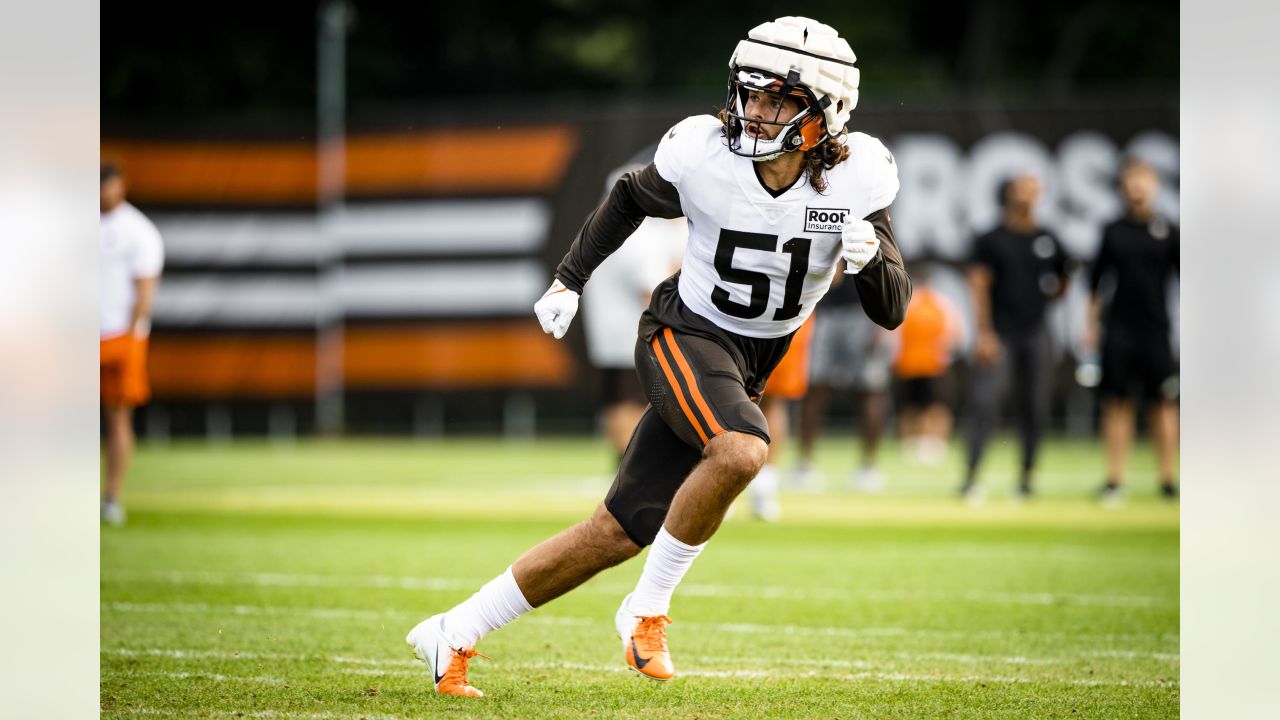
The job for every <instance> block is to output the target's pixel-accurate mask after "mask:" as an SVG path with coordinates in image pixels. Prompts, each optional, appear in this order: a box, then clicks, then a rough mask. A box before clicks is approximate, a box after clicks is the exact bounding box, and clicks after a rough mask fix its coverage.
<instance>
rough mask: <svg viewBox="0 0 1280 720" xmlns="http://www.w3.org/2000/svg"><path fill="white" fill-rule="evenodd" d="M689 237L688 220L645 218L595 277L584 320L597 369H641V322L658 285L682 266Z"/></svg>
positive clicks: (587, 294) (589, 288)
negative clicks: (637, 356) (638, 357)
mask: <svg viewBox="0 0 1280 720" xmlns="http://www.w3.org/2000/svg"><path fill="white" fill-rule="evenodd" d="M687 239H688V230H687V229H686V225H685V221H684V219H683V218H680V219H676V220H667V219H665V218H654V217H651V218H645V220H644V222H642V223H640V227H638V228H636V231H635V232H634V233H633V234H632V235H631V237H629V238H627V241H626V242H625V243H623V244H622V247H620V248H618V249H617V250H616V251H614V253H613V254H612V255H610V256H609V257H607V258H605V261H604V262H603V263H601V264H600V267H598V268H596V269H595V271H594V272H593V273H592V274H591V282H589V283H587V286H586V287H585V288H584V289H583V291H582V315H583V318H582V319H583V321H584V323H585V325H584V326H583V327H584V329H585V330H586V331H587V356H588V357H590V359H591V364H592V365H593V366H595V367H599V368H633V367H635V351H636V322H637V321H639V319H640V314H641V313H643V312H644V309H645V308H646V307H648V305H649V294H650V293H651V292H653V289H654V287H656V286H657V285H658V283H660V282H662V281H663V280H665V279H667V278H668V277H670V276H671V274H672V273H673V272H675V270H676V268H677V267H678V266H679V265H680V258H681V257H682V256H683V255H684V245H685V241H686V240H687Z"/></svg>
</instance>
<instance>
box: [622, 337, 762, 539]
mask: <svg viewBox="0 0 1280 720" xmlns="http://www.w3.org/2000/svg"><path fill="white" fill-rule="evenodd" d="M636 372H637V373H638V374H639V376H640V382H641V385H642V386H643V387H644V389H645V392H646V394H647V395H648V397H649V403H650V405H649V408H648V409H647V410H646V411H645V414H644V416H643V417H642V418H641V419H640V423H639V424H638V425H637V426H636V429H635V432H634V433H633V434H632V436H631V442H630V443H629V444H628V445H627V449H626V452H624V453H623V455H622V462H621V464H620V465H619V467H618V474H617V476H616V477H615V478H614V482H613V487H611V488H610V489H609V494H608V496H606V497H605V507H606V508H608V510H609V512H610V513H611V514H612V515H613V516H614V518H616V519H617V520H618V524H620V525H621V526H622V529H623V530H625V531H626V533H627V535H628V536H630V537H631V539H632V540H634V541H635V542H636V543H637V544H639V545H641V546H644V545H648V544H650V543H652V542H653V538H654V537H655V536H656V535H657V534H658V529H659V528H661V527H662V522H663V520H664V519H666V516H667V509H668V508H670V507H671V500H672V498H674V497H675V494H676V491H677V490H679V489H680V486H681V485H682V484H683V483H684V480H685V478H686V477H688V475H689V472H690V471H692V470H693V467H694V466H695V465H697V464H698V461H699V460H701V459H702V448H703V447H704V446H705V445H706V444H707V442H708V441H709V440H710V439H711V438H713V437H715V436H716V435H720V434H722V433H725V432H742V433H747V434H750V435H755V436H757V437H759V438H761V439H763V440H764V441H765V442H769V426H768V423H766V422H765V419H764V413H762V412H761V411H760V406H759V404H758V403H759V400H760V398H759V396H752V395H751V394H750V393H749V392H748V390H747V382H746V379H745V378H744V377H743V373H742V368H740V367H739V365H738V363H737V361H736V360H735V358H734V356H733V355H732V354H730V353H729V352H728V351H727V350H726V349H725V348H724V347H723V346H722V345H720V344H719V343H716V342H714V341H712V340H710V339H707V338H704V337H698V336H695V335H685V334H681V333H676V332H674V331H673V330H672V329H671V328H661V329H660V330H658V331H657V332H656V333H655V334H654V335H653V337H652V339H650V340H647V341H646V340H645V339H643V338H641V340H640V341H639V342H638V343H636ZM753 381H754V379H753ZM753 384H754V382H753ZM761 384H763V381H761Z"/></svg>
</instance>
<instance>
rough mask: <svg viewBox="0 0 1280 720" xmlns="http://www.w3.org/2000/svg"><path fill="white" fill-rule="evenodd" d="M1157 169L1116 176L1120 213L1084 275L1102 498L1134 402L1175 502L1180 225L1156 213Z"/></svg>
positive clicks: (1119, 458) (1122, 452) (1138, 167)
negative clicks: (1173, 297)
mask: <svg viewBox="0 0 1280 720" xmlns="http://www.w3.org/2000/svg"><path fill="white" fill-rule="evenodd" d="M1159 183H1160V181H1159V177H1158V176H1157V175H1156V172H1155V170H1154V169H1153V168H1152V167H1151V166H1150V165H1147V164H1145V163H1143V162H1141V161H1139V160H1134V159H1130V160H1128V161H1127V162H1126V163H1125V164H1124V165H1123V167H1122V169H1121V172H1120V183H1119V184H1120V195H1121V197H1122V199H1123V200H1124V206H1125V216H1124V217H1122V218H1120V219H1119V220H1116V221H1115V222H1113V223H1111V224H1109V225H1107V226H1106V227H1105V228H1104V229H1103V231H1102V244H1101V246H1100V247H1099V250H1098V257H1097V258H1096V259H1095V260H1094V263H1093V269H1092V272H1091V274H1090V277H1089V287H1090V289H1091V290H1092V296H1091V298H1090V302H1089V317H1088V324H1087V326H1086V333H1085V344H1086V347H1087V348H1089V349H1095V348H1097V347H1098V346H1099V338H1101V348H1102V356H1101V365H1102V378H1101V382H1100V383H1099V386H1098V394H1099V396H1100V399H1101V410H1102V435H1103V438H1104V440H1105V442H1106V448H1107V479H1106V484H1105V485H1103V487H1102V491H1101V496H1102V500H1103V501H1104V502H1107V503H1114V502H1118V501H1119V500H1120V499H1121V498H1122V493H1123V487H1124V473H1125V464H1126V461H1127V459H1128V454H1129V445H1130V443H1131V442H1132V440H1133V433H1134V420H1135V414H1134V399H1135V398H1139V397H1140V398H1142V399H1143V400H1145V402H1146V404H1147V408H1148V410H1149V412H1150V430H1151V437H1152V441H1153V443H1154V445H1155V450H1156V457H1157V460H1158V463H1159V482H1160V494H1161V496H1162V497H1165V498H1168V499H1173V498H1175V497H1177V494H1178V491H1177V487H1176V485H1175V484H1174V479H1173V473H1174V456H1175V453H1176V452H1177V440H1178V410H1177V405H1176V401H1177V398H1178V377H1177V367H1176V363H1175V361H1174V358H1173V352H1172V349H1171V347H1170V337H1169V333H1170V322H1169V311H1168V304H1167V303H1168V292H1169V287H1170V284H1171V283H1172V282H1173V280H1174V276H1175V275H1176V274H1177V273H1178V263H1179V250H1178V228H1176V227H1175V226H1174V225H1173V224H1172V223H1170V222H1169V221H1168V220H1167V219H1165V218H1163V217H1161V216H1160V215H1159V213H1157V211H1156V208H1155V201H1156V194H1157V192H1158V191H1159V187H1160V184H1159Z"/></svg>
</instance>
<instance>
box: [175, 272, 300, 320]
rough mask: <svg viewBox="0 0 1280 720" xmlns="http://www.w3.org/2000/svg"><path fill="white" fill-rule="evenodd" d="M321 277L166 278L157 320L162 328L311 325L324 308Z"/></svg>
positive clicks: (236, 276)
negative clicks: (322, 305) (321, 295)
mask: <svg viewBox="0 0 1280 720" xmlns="http://www.w3.org/2000/svg"><path fill="white" fill-rule="evenodd" d="M320 301H321V298H320V286H319V283H318V282H317V280H316V278H315V277H297V276H293V275H248V276H245V275H202V276H178V277H174V278H163V279H162V280H161V281H160V286H159V287H158V288H157V289H156V300H155V305H154V307H155V313H154V318H155V322H156V324H157V325H161V326H166V325H167V326H171V327H172V326H198V325H214V326H216V325H251V326H258V325H261V326H268V327H270V326H280V325H285V326H310V325H314V324H315V323H316V314H317V313H318V312H319V310H320Z"/></svg>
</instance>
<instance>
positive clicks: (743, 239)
mask: <svg viewBox="0 0 1280 720" xmlns="http://www.w3.org/2000/svg"><path fill="white" fill-rule="evenodd" d="M722 128H723V125H722V124H721V122H720V121H719V120H718V119H716V118H714V117H712V116H710V115H698V116H695V117H690V118H687V119H685V120H682V121H681V122H680V123H678V124H677V125H676V126H675V127H673V128H671V131H670V132H668V133H667V135H666V136H665V137H663V139H662V141H661V143H660V144H659V145H658V152H657V155H656V156H655V157H654V164H655V165H656V167H657V170H658V173H659V174H660V175H661V176H662V177H663V178H664V179H665V180H667V181H668V182H670V183H671V184H673V185H675V186H676V189H677V190H679V192H680V206H681V208H682V209H683V210H684V214H685V217H686V218H688V224H689V244H688V248H687V250H686V251H685V259H684V264H683V266H682V268H681V273H680V284H679V290H680V299H681V300H682V301H683V302H684V304H685V305H687V306H688V307H689V309H691V310H693V311H694V312H695V313H697V314H699V315H701V316H703V317H705V318H707V319H708V320H711V321H712V322H713V323H715V324H716V325H717V326H719V327H721V328H723V329H725V330H728V331H730V332H734V333H737V334H739V335H746V336H748V337H757V338H776V337H782V336H784V335H787V334H789V333H792V332H795V331H796V330H797V329H798V328H799V327H800V325H801V324H802V323H804V321H805V319H806V318H808V317H809V314H810V313H811V312H813V307H814V305H815V304H817V302H818V300H819V299H821V298H822V296H823V295H824V294H825V293H826V292H827V289H828V288H830V287H831V280H832V277H833V276H834V274H835V269H836V263H837V261H838V260H839V259H840V250H841V243H840V232H841V227H842V226H843V224H844V222H845V221H846V220H847V219H850V218H853V219H860V218H864V217H866V216H868V215H870V214H871V213H873V212H876V211H877V210H882V209H884V208H886V207H888V206H889V204H890V203H892V202H893V199H894V197H895V196H896V195H897V194H898V170H897V166H896V165H895V164H894V161H893V156H892V155H891V154H890V153H889V151H888V149H886V148H885V146H884V144H883V143H881V142H880V141H879V140H877V139H876V138H874V137H871V136H870V135H865V134H863V133H851V134H849V135H848V136H847V137H846V138H845V143H846V144H847V145H848V147H849V150H850V155H849V158H848V159H847V160H845V161H844V162H842V163H840V164H839V165H836V166H835V167H834V168H832V169H831V170H828V171H827V173H826V180H827V190H826V191H825V192H823V193H822V194H821V195H819V194H818V193H817V192H815V191H814V190H813V187H812V186H810V185H809V183H808V180H807V178H806V177H804V176H802V177H801V178H800V179H799V180H797V181H796V184H795V186H793V187H791V188H790V189H788V190H787V191H786V192H784V193H783V194H782V195H781V196H780V197H777V198H774V197H772V196H771V195H770V194H769V193H768V192H767V191H766V190H765V189H764V187H763V186H762V185H761V184H760V181H759V179H758V178H757V177H756V175H755V169H754V168H753V167H752V165H753V164H754V162H753V161H752V160H751V159H749V158H745V157H741V156H739V155H734V154H733V153H732V152H730V151H729V148H728V147H727V146H726V144H725V139H724V137H723V134H722Z"/></svg>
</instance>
